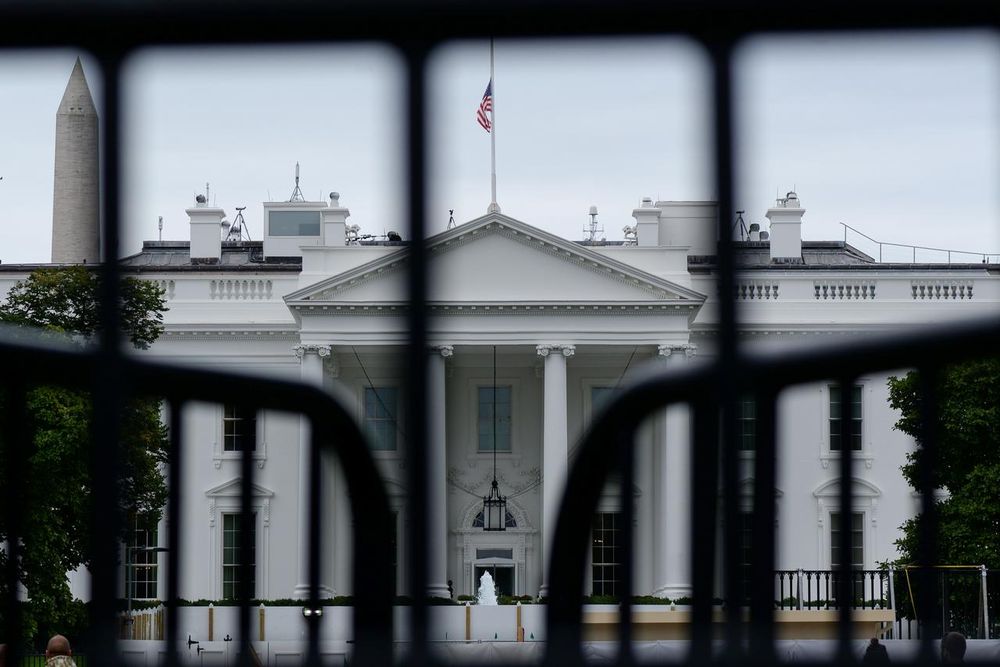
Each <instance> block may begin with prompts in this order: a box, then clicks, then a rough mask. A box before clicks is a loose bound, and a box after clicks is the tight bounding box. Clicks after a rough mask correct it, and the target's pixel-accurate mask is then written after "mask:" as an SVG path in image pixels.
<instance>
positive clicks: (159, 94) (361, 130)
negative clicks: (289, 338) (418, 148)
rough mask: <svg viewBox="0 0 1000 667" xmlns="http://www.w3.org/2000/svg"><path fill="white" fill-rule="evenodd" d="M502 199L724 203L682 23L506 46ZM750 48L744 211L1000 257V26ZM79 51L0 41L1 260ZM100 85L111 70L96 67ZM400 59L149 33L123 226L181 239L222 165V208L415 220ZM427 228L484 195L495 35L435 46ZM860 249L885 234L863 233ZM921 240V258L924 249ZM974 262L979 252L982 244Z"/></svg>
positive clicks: (611, 216) (563, 209) (12, 249)
mask: <svg viewBox="0 0 1000 667" xmlns="http://www.w3.org/2000/svg"><path fill="white" fill-rule="evenodd" d="M496 53H497V62H496V81H495V93H496V103H495V106H496V114H497V117H496V122H497V127H496V130H497V171H498V200H499V203H500V205H501V207H502V209H503V212H504V213H506V214H508V215H511V216H514V217H516V218H519V219H521V220H523V221H525V222H527V223H529V224H533V225H536V226H538V227H541V228H543V229H546V230H549V231H552V232H554V233H557V234H560V235H562V236H565V237H568V238H573V239H578V238H581V237H582V229H583V227H584V225H585V223H586V222H587V218H588V216H587V211H588V208H589V207H590V206H591V205H592V204H593V205H596V206H597V207H598V209H599V211H600V215H599V222H600V223H601V224H602V225H603V227H604V228H605V230H606V231H605V235H606V236H607V238H609V239H621V238H622V231H621V230H622V227H623V226H624V225H625V224H629V223H631V222H632V218H631V212H632V209H633V208H635V207H636V206H637V205H638V203H639V201H640V200H641V198H642V197H644V196H651V197H654V198H658V199H673V200H691V199H705V198H713V197H714V192H713V187H712V184H711V177H710V175H711V172H710V170H711V162H710V160H709V151H708V143H707V142H708V139H709V136H708V128H709V126H710V123H711V114H710V107H709V104H710V101H709V99H708V90H709V87H708V82H707V78H706V77H707V73H708V69H707V63H706V61H705V59H704V57H703V54H702V53H701V52H700V51H699V50H698V48H697V47H696V46H695V45H693V44H691V43H688V42H685V41H683V40H629V41H622V40H615V41H593V40H589V41H573V42H565V41H561V42H509V41H503V42H498V43H497V48H496ZM740 54H741V58H740V60H739V63H738V68H737V74H738V86H739V88H738V94H737V97H736V99H737V109H738V112H739V127H740V130H741V134H740V137H741V140H740V144H739V148H740V170H739V175H738V192H737V202H736V203H737V208H742V209H745V210H746V211H747V215H746V217H747V220H748V222H763V221H764V213H765V212H766V210H767V207H768V206H770V205H772V203H773V200H774V198H775V194H776V193H781V194H784V193H785V192H786V191H787V190H790V189H792V188H793V187H794V188H795V189H796V190H797V191H798V194H799V196H800V198H801V200H802V203H803V205H804V206H805V208H806V209H807V211H806V217H805V223H804V225H803V236H804V237H805V238H807V239H840V238H843V232H842V229H841V228H840V226H839V225H838V224H837V223H839V222H845V223H847V224H850V225H851V226H853V227H856V228H858V229H860V230H862V231H863V232H865V233H866V234H868V235H870V236H872V237H875V238H877V239H880V240H884V241H892V242H897V243H910V244H916V245H926V246H935V247H946V248H955V249H960V250H961V249H970V250H976V251H978V252H992V253H1000V188H998V187H997V184H998V183H1000V152H998V149H1000V89H998V82H1000V45H998V41H997V40H996V38H995V37H992V36H989V35H986V34H982V33H951V34H939V35H931V36H927V35H924V36H921V37H906V38H899V37H894V38H889V37H885V36H881V37H872V36H867V37H864V38H860V37H857V38H826V37H818V36H810V37H808V38H798V39H788V38H766V39H765V38H761V39H757V40H755V41H753V42H750V43H748V44H746V45H745V47H744V49H743V50H742V51H741V52H740ZM76 55H77V54H75V53H73V52H69V51H47V52H33V53H30V54H29V53H24V52H19V53H13V54H12V53H4V54H0V91H2V99H3V100H4V101H5V103H4V104H3V105H0V176H2V177H3V180H0V260H2V261H3V262H5V263H14V262H45V261H48V259H49V256H50V244H51V219H52V173H53V165H52V161H53V154H54V138H53V137H54V130H55V111H56V108H57V106H58V104H59V100H60V98H61V97H62V93H63V90H64V89H65V85H66V81H67V78H68V76H69V73H70V71H71V69H72V66H73V61H74V59H75V57H76ZM84 65H85V69H86V72H87V76H88V78H89V81H90V84H91V89H92V90H93V92H94V95H95V101H96V102H97V103H98V105H99V106H100V99H99V95H100V91H101V81H100V76H99V73H98V71H97V70H96V67H95V65H94V63H93V61H90V60H85V62H84ZM402 73H403V70H402V65H401V63H400V61H398V60H397V59H396V57H395V54H394V53H393V52H392V51H391V50H389V49H386V48H383V47H379V46H370V47H367V46H350V47H341V48H326V49H316V48H310V49H298V50H289V49H281V50H262V49H256V50H241V51H218V50H216V51H208V50H202V51H194V52H192V51H178V52H175V51H164V50H160V51H150V52H146V53H144V54H142V55H141V56H138V57H136V58H135V59H134V61H133V62H132V63H131V64H130V67H129V68H128V70H127V78H126V86H127V91H128V97H127V126H126V127H127V136H126V147H127V158H126V170H125V171H126V174H127V178H126V181H125V188H126V190H125V192H126V197H127V199H126V227H127V230H126V243H125V248H124V250H125V251H126V252H127V253H131V252H136V251H138V250H139V248H140V246H141V242H142V240H144V239H155V238H157V228H156V223H157V217H158V216H163V218H164V222H165V224H164V230H163V238H164V239H165V240H178V239H179V240H187V239H188V236H189V234H188V226H187V217H186V215H185V213H184V209H185V208H187V207H189V206H191V205H192V203H193V198H194V195H195V194H196V193H201V192H204V189H205V183H206V182H209V183H210V184H211V196H212V199H213V201H214V202H215V203H216V204H217V205H218V206H221V207H222V208H224V209H226V211H227V213H228V214H229V218H230V219H232V218H233V217H234V216H235V213H236V211H235V207H236V206H246V207H247V210H246V213H245V215H246V218H247V221H248V222H249V225H250V233H251V236H252V237H253V238H255V239H259V238H260V237H261V211H262V207H261V203H262V202H263V201H266V200H276V201H282V200H287V199H288V198H289V196H290V195H291V192H292V188H293V186H294V182H293V176H294V167H295V162H296V161H298V162H299V163H300V164H301V186H302V190H303V192H304V194H305V196H306V198H307V199H319V198H322V199H323V200H325V199H326V197H327V193H329V192H330V191H332V190H336V191H338V192H340V193H341V202H342V204H343V205H346V206H347V207H349V208H350V209H351V222H353V223H356V224H359V225H361V227H362V231H363V232H364V233H372V234H382V233H384V232H385V231H389V230H396V231H400V232H403V233H404V235H405V230H406V207H405V193H404V192H403V189H402V184H403V170H402V164H403V160H404V154H403V132H404V130H405V127H404V122H405V118H404V115H403V110H404V109H405V105H404V99H403V97H402V94H403V86H402V81H403V78H402ZM430 77H431V78H430V80H431V90H430V100H431V109H430V120H431V126H432V135H431V137H430V144H429V145H430V147H431V158H432V169H431V172H430V185H431V197H430V204H429V206H430V210H429V211H428V215H429V224H430V227H431V229H432V231H439V230H443V229H444V228H445V225H446V224H447V220H448V209H454V210H455V218H456V220H458V221H459V222H463V221H466V220H470V219H472V218H475V217H478V216H480V215H482V214H483V213H485V212H486V208H487V206H488V204H489V201H490V167H489V157H490V141H489V135H488V134H487V133H486V132H485V131H484V130H483V129H482V128H481V127H480V126H479V125H478V124H477V123H476V121H475V111H476V108H477V106H478V104H479V101H480V98H481V97H482V94H483V90H484V89H485V87H486V83H487V81H488V79H489V48H488V44H487V43H485V42H476V43H460V44H454V45H450V46H448V47H446V48H443V49H441V50H440V51H439V52H438V53H437V54H436V56H435V57H434V58H433V59H432V61H431V70H430ZM852 240H856V243H857V245H859V246H860V247H862V248H863V249H865V250H870V251H874V250H873V249H872V248H871V247H870V246H866V245H865V243H864V242H863V241H862V240H861V239H859V238H858V239H854V238H852ZM918 258H919V259H931V258H932V256H931V255H929V254H926V253H925V254H922V255H919V256H918ZM970 259H972V260H973V261H976V260H975V258H970Z"/></svg>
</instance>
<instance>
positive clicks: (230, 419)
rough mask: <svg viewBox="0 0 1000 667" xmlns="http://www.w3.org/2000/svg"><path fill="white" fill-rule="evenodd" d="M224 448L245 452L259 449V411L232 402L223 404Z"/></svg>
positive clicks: (224, 449)
mask: <svg viewBox="0 0 1000 667" xmlns="http://www.w3.org/2000/svg"><path fill="white" fill-rule="evenodd" d="M222 450H223V451H225V452H243V451H247V450H249V451H251V452H253V451H256V450H257V413H256V412H253V411H251V410H248V409H247V408H245V407H243V406H241V405H236V404H232V403H227V404H226V405H225V406H223V412H222Z"/></svg>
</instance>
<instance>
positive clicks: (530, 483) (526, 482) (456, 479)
mask: <svg viewBox="0 0 1000 667" xmlns="http://www.w3.org/2000/svg"><path fill="white" fill-rule="evenodd" d="M470 468H472V466H470ZM517 477H519V478H520V479H517V480H514V481H511V480H510V479H509V478H508V477H507V475H505V474H504V471H503V470H497V482H498V483H499V484H500V485H501V486H502V487H503V491H505V492H506V495H507V496H508V497H510V496H514V495H519V494H521V493H524V492H525V491H529V490H530V489H532V488H533V487H535V486H537V485H539V484H541V482H542V471H541V470H540V469H539V468H525V469H524V470H521V471H519V472H518V473H517ZM447 479H448V484H449V485H451V486H453V487H455V488H456V489H459V490H461V491H465V492H466V493H468V494H469V495H471V496H476V497H481V496H485V495H486V494H487V493H489V488H490V485H491V484H492V483H493V470H492V468H491V469H490V470H487V471H485V472H484V473H483V474H482V475H481V476H480V477H479V478H478V479H473V480H470V479H468V478H466V477H463V476H462V474H461V470H460V469H459V468H458V467H457V466H450V467H449V468H448V475H447ZM519 525H520V524H519Z"/></svg>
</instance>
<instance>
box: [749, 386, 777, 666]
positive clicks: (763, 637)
mask: <svg viewBox="0 0 1000 667" xmlns="http://www.w3.org/2000/svg"><path fill="white" fill-rule="evenodd" d="M755 400H756V403H757V405H756V410H757V434H756V438H755V440H756V444H757V447H756V452H755V453H754V464H753V465H754V487H753V538H752V539H753V543H752V544H753V562H752V564H751V577H750V580H751V582H752V583H751V588H750V591H751V597H750V655H752V656H754V660H755V661H759V662H762V663H765V664H767V663H774V662H775V657H774V604H773V600H772V599H771V598H772V596H773V593H774V590H773V581H774V570H775V567H774V565H775V564H774V561H775V539H774V532H775V531H774V523H775V512H776V508H775V485H776V480H777V438H776V431H777V429H776V426H775V422H776V414H777V406H776V405H775V403H776V401H777V396H776V394H775V393H774V392H773V391H770V390H768V391H759V392H758V393H757V394H756V395H755ZM782 607H784V605H782Z"/></svg>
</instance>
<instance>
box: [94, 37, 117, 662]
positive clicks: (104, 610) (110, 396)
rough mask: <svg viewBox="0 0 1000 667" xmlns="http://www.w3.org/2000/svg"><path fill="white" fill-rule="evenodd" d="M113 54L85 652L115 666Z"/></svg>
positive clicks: (108, 79)
mask: <svg viewBox="0 0 1000 667" xmlns="http://www.w3.org/2000/svg"><path fill="white" fill-rule="evenodd" d="M121 57H122V54H120V53H117V52H115V51H112V50H108V51H106V52H104V53H103V54H102V55H101V61H100V63H101V70H102V73H103V75H104V93H103V103H104V109H103V112H104V132H103V138H102V140H101V144H102V148H103V151H102V156H103V161H104V162H103V168H102V170H101V176H102V178H101V185H102V188H103V194H104V197H103V211H104V227H103V230H102V232H103V238H102V244H101V249H102V256H103V258H104V260H105V261H104V262H103V263H102V264H101V267H100V269H99V275H100V278H101V280H100V282H99V298H100V303H99V304H98V308H99V322H100V325H101V327H100V329H101V334H100V343H99V350H98V352H97V355H98V357H99V360H98V366H97V367H98V368H99V369H100V372H99V373H95V374H94V378H93V384H92V387H93V390H92V391H93V398H94V412H93V416H94V421H93V426H92V429H91V438H92V440H91V456H90V474H91V481H92V493H93V507H92V509H91V526H90V528H91V530H90V534H91V536H92V537H93V542H92V545H93V546H92V552H91V557H92V559H91V568H90V574H91V605H90V637H89V642H88V644H89V645H88V650H89V651H90V654H91V655H90V656H88V658H90V659H91V660H93V662H94V664H100V665H116V664H118V662H119V657H118V653H117V651H115V638H116V635H117V631H116V630H117V628H116V618H115V611H116V610H115V607H116V604H115V598H116V597H117V595H116V593H117V591H118V583H119V580H118V567H117V563H118V540H119V537H120V535H121V531H120V517H121V507H120V504H119V502H118V489H119V484H118V480H119V479H120V477H121V453H120V446H121V445H120V443H121V437H120V436H121V413H122V410H121V408H122V404H123V398H124V396H125V388H124V387H123V381H124V379H125V378H124V375H123V372H122V371H123V369H122V357H121V351H120V349H119V346H120V342H119V341H120V336H119V332H120V330H121V320H120V315H119V311H118V303H119V297H120V294H121V286H120V284H119V277H120V274H119V269H118V264H117V258H118V248H119V238H120V220H121V217H120V216H121V201H120V197H119V192H120V178H119V176H120V161H121V147H122V128H121V122H120V115H121V94H120V87H121V80H120V79H121Z"/></svg>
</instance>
